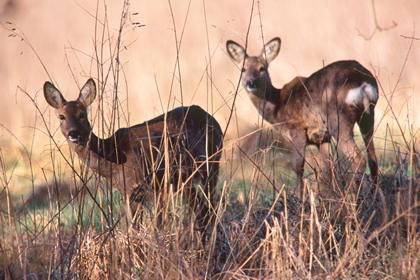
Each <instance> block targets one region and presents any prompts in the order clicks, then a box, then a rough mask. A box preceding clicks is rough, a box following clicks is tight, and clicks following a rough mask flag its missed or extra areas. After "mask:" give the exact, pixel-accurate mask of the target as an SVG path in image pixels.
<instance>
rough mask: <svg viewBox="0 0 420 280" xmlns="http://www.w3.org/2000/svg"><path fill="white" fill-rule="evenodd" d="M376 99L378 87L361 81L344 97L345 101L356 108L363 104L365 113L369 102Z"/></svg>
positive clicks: (373, 101) (367, 110)
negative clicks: (359, 84)
mask: <svg viewBox="0 0 420 280" xmlns="http://www.w3.org/2000/svg"><path fill="white" fill-rule="evenodd" d="M376 101H378V89H377V88H376V87H374V86H372V85H371V84H368V83H366V82H363V84H362V85H361V86H360V87H357V88H353V89H351V90H349V92H348V93H347V97H346V103H347V104H349V105H353V106H354V107H356V108H359V107H361V106H363V108H364V109H365V111H366V113H368V114H369V105H370V103H374V104H375V103H376Z"/></svg>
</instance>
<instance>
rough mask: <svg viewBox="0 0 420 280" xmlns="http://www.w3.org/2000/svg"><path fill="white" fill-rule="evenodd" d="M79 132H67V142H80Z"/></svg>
mask: <svg viewBox="0 0 420 280" xmlns="http://www.w3.org/2000/svg"><path fill="white" fill-rule="evenodd" d="M80 136H81V135H80V131H79V130H72V131H70V132H69V135H68V136H67V138H68V139H69V141H71V142H77V141H79V140H80Z"/></svg>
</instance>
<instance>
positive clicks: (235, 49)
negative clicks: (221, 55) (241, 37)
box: [226, 40, 247, 64]
mask: <svg viewBox="0 0 420 280" xmlns="http://www.w3.org/2000/svg"><path fill="white" fill-rule="evenodd" d="M226 50H227V53H228V55H229V56H230V57H231V58H232V59H233V60H234V61H235V62H236V63H239V64H242V63H243V61H244V59H245V58H246V57H247V55H246V52H245V49H244V48H243V47H242V46H240V45H239V44H237V43H235V42H234V41H231V40H229V41H227V42H226Z"/></svg>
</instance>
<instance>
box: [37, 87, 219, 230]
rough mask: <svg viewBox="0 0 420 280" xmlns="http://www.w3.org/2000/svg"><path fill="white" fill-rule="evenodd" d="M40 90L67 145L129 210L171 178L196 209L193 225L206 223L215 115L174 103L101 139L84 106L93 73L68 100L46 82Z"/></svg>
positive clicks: (214, 160)
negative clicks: (198, 183) (196, 185)
mask: <svg viewBox="0 0 420 280" xmlns="http://www.w3.org/2000/svg"><path fill="white" fill-rule="evenodd" d="M44 96H45V99H46V100H47V102H48V104H49V105H51V106H52V107H54V108H55V109H56V110H57V114H58V116H59V118H60V120H61V124H60V127H61V131H62V133H63V134H64V136H65V137H66V139H67V142H68V143H69V145H70V147H71V148H72V149H73V150H74V151H75V152H76V154H77V155H78V156H79V158H80V159H81V160H82V161H83V162H84V163H85V164H86V165H87V166H89V167H90V168H91V169H92V170H93V171H94V172H97V173H98V174H99V175H101V176H103V177H106V178H108V179H109V180H110V182H111V184H112V185H113V186H115V187H116V188H117V190H118V191H119V192H120V193H121V195H122V196H123V197H124V198H125V199H126V200H129V203H130V208H131V211H132V212H133V213H134V212H135V211H136V210H137V207H140V206H141V203H142V202H143V201H144V199H146V198H147V199H149V200H150V199H151V197H153V195H155V197H156V198H158V197H160V198H161V199H162V197H163V193H162V191H163V190H164V189H165V188H164V186H169V184H174V189H175V190H180V189H177V187H178V186H180V185H181V183H182V182H184V183H185V186H184V189H183V195H184V198H185V199H188V201H189V204H190V206H191V210H192V211H193V213H195V214H196V215H197V216H196V218H197V219H196V223H197V225H198V226H199V227H200V228H202V229H203V228H205V227H206V226H207V223H208V222H209V220H210V214H211V208H212V207H213V194H214V192H215V188H216V184H217V176H218V173H219V160H220V156H221V155H220V153H221V148H222V145H223V144H222V141H223V135H222V131H221V129H220V126H219V124H218V122H217V121H216V119H214V118H213V117H212V116H210V115H209V114H208V113H207V112H206V111H204V110H203V109H201V108H200V107H199V106H190V107H179V108H176V109H174V110H172V111H169V112H167V113H166V114H163V115H161V116H158V117H156V118H154V119H151V120H149V121H146V122H144V123H142V124H138V125H135V126H131V127H127V128H121V129H119V130H117V131H116V132H115V133H114V134H113V135H112V136H111V137H109V138H107V139H100V138H98V137H97V136H96V135H95V134H94V133H93V132H92V127H91V125H90V123H89V121H88V118H87V107H88V106H89V105H90V104H91V103H92V102H93V100H94V99H95V97H96V85H95V82H94V80H93V79H89V80H88V81H87V83H86V84H85V85H84V86H83V88H82V89H81V91H80V95H79V97H78V99H77V100H75V101H69V102H67V101H66V100H65V99H64V97H63V96H62V94H61V93H60V91H59V90H58V89H57V88H56V87H55V86H54V85H52V84H51V83H50V82H45V84H44ZM193 179H194V181H196V180H197V179H199V180H201V182H202V184H203V191H197V190H196V189H195V188H194V187H193V186H192V181H193ZM180 191H181V190H180ZM152 201H153V200H152ZM162 203H163V201H159V203H158V204H159V205H161V204H162ZM155 207H161V206H158V205H155ZM156 212H157V213H159V212H158V211H156ZM158 217H159V219H158V221H159V220H160V219H161V217H160V216H158ZM159 222H160V221H159Z"/></svg>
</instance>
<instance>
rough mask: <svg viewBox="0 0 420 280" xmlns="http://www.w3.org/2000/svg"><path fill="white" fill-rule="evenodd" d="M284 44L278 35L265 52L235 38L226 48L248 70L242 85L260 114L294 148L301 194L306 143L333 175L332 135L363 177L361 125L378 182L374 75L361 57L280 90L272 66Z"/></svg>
mask: <svg viewBox="0 0 420 280" xmlns="http://www.w3.org/2000/svg"><path fill="white" fill-rule="evenodd" d="M280 45H281V41H280V38H274V39H272V40H271V41H270V42H268V43H267V44H265V46H264V47H263V50H262V53H261V54H260V55H259V56H248V55H247V53H246V51H245V49H244V48H243V47H242V46H240V45H239V44H237V43H235V42H233V41H227V43H226V49H227V53H228V55H229V56H230V57H231V58H232V59H233V61H234V62H236V64H237V65H238V66H239V67H240V68H241V69H242V76H241V79H242V84H243V86H244V87H245V90H246V91H247V92H248V95H249V97H250V98H251V101H252V103H253V104H254V105H255V107H257V109H258V110H259V113H260V114H261V115H262V117H263V118H264V119H265V120H267V121H268V122H269V123H271V124H273V125H274V127H275V128H276V129H277V130H278V131H279V133H280V134H281V135H283V136H284V137H285V138H286V139H288V140H289V141H290V142H291V143H292V145H293V146H294V151H295V156H296V161H295V172H296V174H297V180H298V185H299V186H300V188H301V190H300V195H303V193H302V184H303V172H304V164H305V148H306V146H307V145H311V144H313V145H315V146H317V147H318V149H319V150H320V152H321V155H322V159H323V165H324V166H323V170H324V171H325V172H324V174H327V173H329V172H330V170H332V168H333V166H332V164H331V161H330V160H329V154H330V142H331V137H334V138H335V140H336V141H337V143H338V147H339V148H340V149H341V150H342V152H343V153H344V155H345V156H346V157H347V158H348V159H349V161H350V163H351V167H352V169H353V171H354V172H355V173H356V174H357V177H358V178H359V179H361V178H362V176H363V175H364V173H365V169H366V160H365V158H364V155H363V153H362V152H361V151H360V149H359V148H358V147H357V145H356V143H355V140H354V132H353V129H354V126H355V124H356V123H357V124H358V126H359V128H360V132H361V134H362V137H363V140H364V143H365V146H366V149H367V156H368V163H369V168H370V172H371V177H372V179H373V181H374V183H375V184H376V183H377V179H378V165H377V159H376V155H375V147H374V143H373V132H374V121H375V120H374V109H375V105H376V102H377V101H378V86H377V82H376V79H375V78H374V76H373V75H372V73H371V72H369V70H367V69H366V68H364V67H363V66H362V65H361V64H360V63H358V62H357V61H353V60H349V61H337V62H334V63H332V64H330V65H327V66H326V67H324V68H322V69H320V70H318V71H317V72H315V73H313V74H312V75H311V76H310V77H295V78H294V79H293V80H292V81H291V82H289V83H287V84H285V85H284V87H283V88H282V89H277V88H275V87H274V86H273V85H272V83H271V79H270V76H269V74H268V65H269V63H270V62H271V61H272V60H273V59H274V58H276V57H277V55H278V53H279V51H280ZM326 176H327V177H328V175H326ZM330 179H331V178H330Z"/></svg>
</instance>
